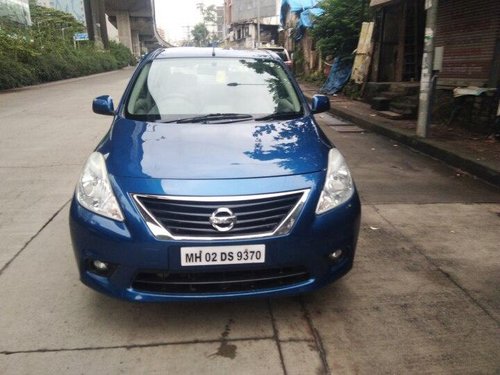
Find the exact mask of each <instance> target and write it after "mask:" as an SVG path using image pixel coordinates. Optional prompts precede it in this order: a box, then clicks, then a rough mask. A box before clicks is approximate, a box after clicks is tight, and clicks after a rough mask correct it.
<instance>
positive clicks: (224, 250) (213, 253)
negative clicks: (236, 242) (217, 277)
mask: <svg viewBox="0 0 500 375" xmlns="http://www.w3.org/2000/svg"><path fill="white" fill-rule="evenodd" d="M265 260H266V246H265V245H245V246H210V247H181V266H212V265H223V264H250V263H264V262H265Z"/></svg>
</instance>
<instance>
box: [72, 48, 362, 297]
mask: <svg viewBox="0 0 500 375" xmlns="http://www.w3.org/2000/svg"><path fill="white" fill-rule="evenodd" d="M329 106H330V103H329V100H328V98H327V97H324V96H320V95H318V96H315V97H314V98H313V101H312V104H311V105H309V104H308V103H307V102H306V100H305V98H304V96H303V94H302V92H301V91H300V89H299V87H298V85H297V83H296V81H295V80H294V79H293V77H292V76H291V75H290V73H289V71H288V70H287V69H286V68H285V66H284V65H283V62H282V61H281V60H280V59H279V57H278V56H277V55H276V54H274V53H272V52H269V51H263V50H261V51H258V50H256V51H236V50H224V49H211V48H169V49H160V50H157V51H155V52H153V53H151V54H150V55H148V56H147V57H145V58H144V59H143V60H142V61H141V63H140V65H139V66H138V67H137V69H136V71H135V73H134V74H133V77H132V78H131V80H130V83H129V84H128V86H127V88H126V90H125V93H124V95H123V97H122V100H121V101H120V103H119V105H118V106H117V108H116V109H115V108H114V105H113V101H112V99H111V98H110V97H109V96H100V97H98V98H96V99H95V100H94V102H93V110H94V112H96V113H99V114H103V115H110V116H113V122H112V125H111V128H110V130H109V132H108V133H107V135H106V136H105V137H104V139H103V140H102V141H101V142H100V144H99V145H98V146H97V148H96V150H95V152H93V153H92V154H91V155H90V157H89V158H88V160H87V162H86V164H85V166H84V168H83V171H82V174H81V176H80V179H79V181H78V183H77V187H76V191H75V195H74V198H73V201H72V205H71V211H70V229H71V237H72V242H73V248H74V253H75V257H76V261H77V264H78V268H79V271H80V278H81V280H82V282H83V283H85V284H86V285H87V286H89V287H91V288H93V289H95V290H97V291H100V292H102V293H105V294H108V295H110V296H113V297H118V298H122V299H126V300H130V301H151V302H159V301H178V300H209V299H226V298H231V299H234V298H243V297H255V296H262V297H263V296H279V295H292V294H297V293H303V292H308V291H312V290H315V289H317V288H319V287H321V286H324V285H326V284H328V283H330V282H332V281H334V280H336V279H338V278H340V277H341V276H343V275H345V274H346V273H347V272H348V271H349V270H350V269H351V267H352V265H353V259H354V253H355V248H356V241H357V237H358V231H359V222H360V202H359V198H358V194H357V192H356V188H355V186H354V183H353V180H352V178H351V174H350V171H349V168H348V167H347V165H346V163H345V161H344V158H343V157H342V155H341V154H340V152H339V151H338V150H337V149H336V148H335V147H334V146H333V145H332V144H331V143H330V142H329V140H328V139H327V138H326V137H325V135H324V134H323V133H322V131H321V129H320V128H319V127H318V125H317V123H316V121H315V119H314V117H313V114H314V113H319V112H322V111H326V110H328V109H329Z"/></svg>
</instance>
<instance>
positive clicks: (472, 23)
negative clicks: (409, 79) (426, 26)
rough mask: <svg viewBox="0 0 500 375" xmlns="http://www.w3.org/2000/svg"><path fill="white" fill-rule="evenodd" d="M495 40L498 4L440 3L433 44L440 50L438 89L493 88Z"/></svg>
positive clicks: (477, 0) (493, 0) (488, 0)
mask: <svg viewBox="0 0 500 375" xmlns="http://www.w3.org/2000/svg"><path fill="white" fill-rule="evenodd" d="M498 38H500V1H499V0H474V1H470V0H440V1H439V8H438V21H437V32H436V41H435V45H436V47H438V46H444V58H443V70H442V71H441V74H440V81H439V83H440V85H450V86H462V85H476V86H484V85H487V86H493V87H495V86H496V82H492V80H493V81H495V79H494V77H492V73H494V72H492V70H494V69H493V62H494V60H495V58H496V59H499V56H498V52H497V56H496V57H495V46H496V43H498ZM498 78H499V77H496V80H498Z"/></svg>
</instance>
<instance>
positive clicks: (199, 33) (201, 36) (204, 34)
mask: <svg viewBox="0 0 500 375" xmlns="http://www.w3.org/2000/svg"><path fill="white" fill-rule="evenodd" d="M191 34H192V35H193V41H194V45H195V46H196V47H206V46H208V43H209V38H208V35H209V32H208V29H207V27H206V26H205V24H204V23H203V22H200V23H197V24H196V25H195V26H194V29H193V31H191Z"/></svg>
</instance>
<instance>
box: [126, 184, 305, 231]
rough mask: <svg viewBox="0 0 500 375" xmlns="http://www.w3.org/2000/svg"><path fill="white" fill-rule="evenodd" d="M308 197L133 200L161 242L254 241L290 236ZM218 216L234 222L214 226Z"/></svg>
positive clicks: (142, 197)
mask: <svg viewBox="0 0 500 375" xmlns="http://www.w3.org/2000/svg"><path fill="white" fill-rule="evenodd" d="M307 193H308V190H299V191H292V192H285V193H275V194H264V195H251V196H230V197H184V196H154V195H141V194H136V195H134V199H135V201H136V202H137V204H138V207H139V209H140V210H141V212H142V214H143V216H144V218H145V219H146V222H147V223H148V226H149V228H150V229H151V231H152V232H153V234H154V235H155V236H156V237H159V238H171V239H218V238H221V239H224V238H253V237H263V236H269V235H273V234H285V233H287V232H288V231H289V230H290V228H291V226H292V225H293V223H294V221H295V219H296V217H297V216H298V214H299V212H300V209H301V208H302V206H303V204H304V202H305V200H306V197H307ZM219 212H220V215H221V217H216V219H219V220H220V219H221V218H222V219H224V217H226V218H227V217H228V216H230V217H231V220H232V221H233V222H231V224H230V225H229V224H223V225H214V215H215V216H217V215H219ZM221 227H222V228H221ZM217 228H218V229H217Z"/></svg>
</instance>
